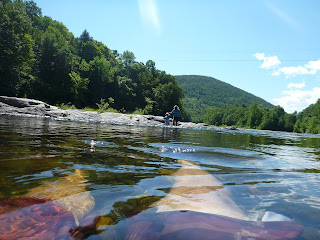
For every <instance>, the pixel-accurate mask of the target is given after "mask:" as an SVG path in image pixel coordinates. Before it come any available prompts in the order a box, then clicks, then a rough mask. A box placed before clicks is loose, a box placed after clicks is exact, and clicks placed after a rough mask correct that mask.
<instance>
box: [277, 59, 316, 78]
mask: <svg viewBox="0 0 320 240" xmlns="http://www.w3.org/2000/svg"><path fill="white" fill-rule="evenodd" d="M318 70H320V60H317V61H310V62H308V63H307V64H305V65H304V66H297V67H282V68H280V69H279V70H278V71H277V72H274V73H273V74H272V75H273V76H279V75H280V74H281V73H283V74H284V75H286V76H287V77H294V76H297V75H307V74H311V75H314V74H316V73H317V71H318Z"/></svg>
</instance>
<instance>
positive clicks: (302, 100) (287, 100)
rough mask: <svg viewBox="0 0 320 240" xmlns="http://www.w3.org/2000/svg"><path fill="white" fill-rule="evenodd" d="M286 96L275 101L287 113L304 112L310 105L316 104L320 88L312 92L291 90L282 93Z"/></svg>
mask: <svg viewBox="0 0 320 240" xmlns="http://www.w3.org/2000/svg"><path fill="white" fill-rule="evenodd" d="M282 93H283V94H284V95H285V96H283V97H280V98H275V99H273V101H274V102H275V103H276V104H277V105H280V106H281V107H283V108H284V110H285V111H286V112H289V113H292V112H294V111H298V112H299V111H302V110H303V109H305V108H306V107H308V106H309V105H310V104H313V103H315V102H316V101H317V100H318V98H319V96H320V88H318V87H314V88H313V89H312V90H310V91H302V90H289V91H283V92H282Z"/></svg>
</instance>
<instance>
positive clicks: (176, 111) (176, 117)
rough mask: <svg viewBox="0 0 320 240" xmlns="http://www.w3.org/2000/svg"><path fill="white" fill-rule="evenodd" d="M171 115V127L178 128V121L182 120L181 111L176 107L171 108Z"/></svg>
mask: <svg viewBox="0 0 320 240" xmlns="http://www.w3.org/2000/svg"><path fill="white" fill-rule="evenodd" d="M171 114H172V115H173V126H178V122H179V120H181V118H183V116H182V114H181V111H180V109H179V107H178V106H177V105H175V106H174V107H173V110H172V111H171Z"/></svg>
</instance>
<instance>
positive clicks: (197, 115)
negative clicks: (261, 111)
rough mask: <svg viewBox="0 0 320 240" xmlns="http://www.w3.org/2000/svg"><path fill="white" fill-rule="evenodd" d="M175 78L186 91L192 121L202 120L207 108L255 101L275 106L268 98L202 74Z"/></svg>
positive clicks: (269, 106)
mask: <svg viewBox="0 0 320 240" xmlns="http://www.w3.org/2000/svg"><path fill="white" fill-rule="evenodd" d="M175 79H176V81H177V83H178V84H179V86H180V87H181V88H182V90H183V93H184V95H185V96H184V99H183V102H184V107H185V109H186V110H187V112H188V113H189V114H190V117H191V119H192V121H195V122H202V121H203V117H204V115H205V114H206V112H207V110H208V109H210V108H221V107H227V106H239V105H240V106H241V105H244V106H249V105H251V104H252V103H253V102H257V103H258V104H260V105H262V106H264V107H267V108H273V107H274V106H273V105H272V104H271V103H269V102H267V101H266V100H264V99H262V98H260V97H257V96H255V95H254V94H251V93H248V92H246V91H244V90H242V89H240V88H238V87H235V86H232V85H231V84H229V83H226V82H223V81H221V80H218V79H215V78H213V77H208V76H202V75H176V76H175Z"/></svg>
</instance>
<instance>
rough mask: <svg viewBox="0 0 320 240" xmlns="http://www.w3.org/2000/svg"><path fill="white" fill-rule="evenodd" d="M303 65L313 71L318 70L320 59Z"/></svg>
mask: <svg viewBox="0 0 320 240" xmlns="http://www.w3.org/2000/svg"><path fill="white" fill-rule="evenodd" d="M305 66H306V68H309V69H311V70H314V71H317V70H320V60H317V61H310V62H308V63H307V64H306V65H305Z"/></svg>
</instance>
